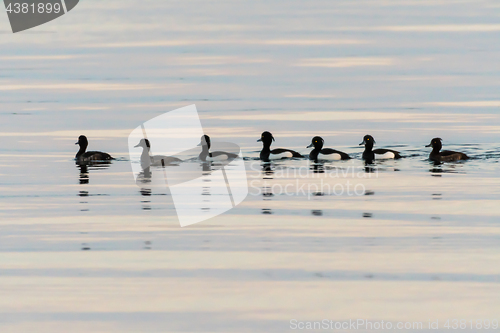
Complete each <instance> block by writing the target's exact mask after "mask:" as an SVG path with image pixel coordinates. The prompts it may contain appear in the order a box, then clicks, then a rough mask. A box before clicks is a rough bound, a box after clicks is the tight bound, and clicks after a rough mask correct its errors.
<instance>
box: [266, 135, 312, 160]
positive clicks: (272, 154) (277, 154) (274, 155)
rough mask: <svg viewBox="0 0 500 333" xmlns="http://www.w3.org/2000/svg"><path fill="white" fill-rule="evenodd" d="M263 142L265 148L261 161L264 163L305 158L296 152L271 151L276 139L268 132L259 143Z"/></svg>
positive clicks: (277, 149) (278, 149) (287, 150)
mask: <svg viewBox="0 0 500 333" xmlns="http://www.w3.org/2000/svg"><path fill="white" fill-rule="evenodd" d="M261 141H262V145H263V147H262V150H261V152H260V159H261V160H262V161H264V162H269V161H270V160H280V159H283V158H292V157H299V158H300V157H304V156H302V155H301V154H299V153H297V152H296V151H294V150H290V149H283V148H276V149H273V150H271V144H272V142H273V141H274V137H273V135H272V134H271V133H269V132H267V131H266V132H263V133H262V134H261V136H260V139H259V140H257V142H261Z"/></svg>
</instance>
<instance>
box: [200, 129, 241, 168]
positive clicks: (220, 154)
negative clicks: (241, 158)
mask: <svg viewBox="0 0 500 333" xmlns="http://www.w3.org/2000/svg"><path fill="white" fill-rule="evenodd" d="M199 146H201V153H200V155H198V158H199V159H200V160H201V161H203V162H217V161H226V160H234V159H235V158H237V157H238V155H236V154H234V153H229V152H225V151H213V152H210V148H211V147H212V144H211V142H210V137H209V136H208V135H203V136H202V137H201V142H200V144H199Z"/></svg>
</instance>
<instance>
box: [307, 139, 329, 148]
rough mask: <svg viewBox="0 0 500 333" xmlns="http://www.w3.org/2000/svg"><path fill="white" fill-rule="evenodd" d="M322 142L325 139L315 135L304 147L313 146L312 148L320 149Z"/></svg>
mask: <svg viewBox="0 0 500 333" xmlns="http://www.w3.org/2000/svg"><path fill="white" fill-rule="evenodd" d="M324 142H325V140H323V138H322V137H320V136H315V137H314V138H312V140H311V144H310V145H309V146H307V147H306V148H311V147H314V149H317V150H321V148H323V143H324Z"/></svg>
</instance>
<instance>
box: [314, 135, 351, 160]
mask: <svg viewBox="0 0 500 333" xmlns="http://www.w3.org/2000/svg"><path fill="white" fill-rule="evenodd" d="M324 143H325V140H323V138H322V137H320V136H315V137H314V138H312V140H311V144H310V145H309V146H307V147H306V148H311V147H314V149H313V150H311V152H310V153H309V159H310V160H311V161H314V162H316V163H317V162H318V160H333V161H340V160H348V159H350V157H349V155H348V154H346V153H344V152H341V151H338V150H335V149H332V148H323V144H324Z"/></svg>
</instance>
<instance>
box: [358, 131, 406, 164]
mask: <svg viewBox="0 0 500 333" xmlns="http://www.w3.org/2000/svg"><path fill="white" fill-rule="evenodd" d="M374 144H375V139H374V138H373V136H371V135H365V136H364V138H363V142H361V143H360V144H359V145H360V146H362V145H365V151H364V152H363V159H364V160H365V161H367V162H372V161H373V160H375V159H395V160H397V159H399V158H401V155H400V154H399V151H395V150H392V149H383V148H379V149H375V150H373V145H374Z"/></svg>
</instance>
